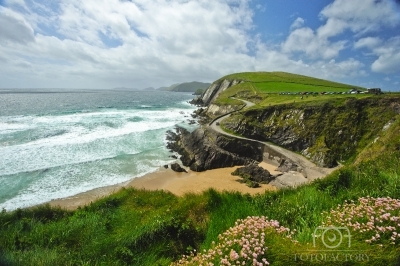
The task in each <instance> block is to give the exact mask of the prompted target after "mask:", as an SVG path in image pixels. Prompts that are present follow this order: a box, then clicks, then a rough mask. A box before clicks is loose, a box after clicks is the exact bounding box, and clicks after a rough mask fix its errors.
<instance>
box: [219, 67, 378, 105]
mask: <svg viewBox="0 0 400 266" xmlns="http://www.w3.org/2000/svg"><path fill="white" fill-rule="evenodd" d="M225 79H228V80H241V81H242V83H239V84H237V85H235V86H232V87H229V88H228V89H226V90H225V91H223V92H222V93H221V94H220V95H219V96H218V98H217V99H216V100H215V101H214V104H217V105H240V102H239V101H237V100H232V99H230V97H236V98H240V99H246V100H249V101H251V102H254V103H256V104H257V105H258V106H259V107H263V106H268V105H276V104H285V103H293V102H297V101H301V102H302V103H306V102H316V101H324V100H329V99H332V98H348V97H357V98H365V97H371V96H372V95H368V94H358V95H354V94H332V95H317V96H313V95H303V97H301V96H302V95H281V94H280V93H282V92H288V93H293V94H295V93H302V92H317V93H321V92H336V93H341V92H348V91H349V90H350V89H353V88H356V89H358V90H365V89H364V88H361V87H358V86H353V85H349V84H342V83H338V82H332V81H328V80H323V79H317V78H313V77H307V76H302V75H296V74H291V73H285V72H248V73H237V74H232V75H228V76H225V77H223V78H221V79H219V80H217V81H216V82H219V81H222V80H225ZM254 108H257V107H254Z"/></svg>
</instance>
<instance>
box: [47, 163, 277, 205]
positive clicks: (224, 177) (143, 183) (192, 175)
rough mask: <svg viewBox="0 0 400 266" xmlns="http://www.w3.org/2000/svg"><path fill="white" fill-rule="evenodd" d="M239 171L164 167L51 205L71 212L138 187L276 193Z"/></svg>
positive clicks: (270, 168) (272, 170)
mask: <svg viewBox="0 0 400 266" xmlns="http://www.w3.org/2000/svg"><path fill="white" fill-rule="evenodd" d="M259 166H261V167H263V168H265V169H267V170H268V171H270V173H271V174H273V175H275V174H278V173H280V172H276V171H275V169H276V166H274V165H271V164H267V163H265V162H261V163H260V164H259ZM236 168H238V167H237V166H236V167H228V168H220V169H214V170H208V171H205V172H193V171H190V170H188V173H176V172H174V171H172V170H171V169H170V168H168V169H165V168H160V169H159V170H158V171H156V172H154V173H150V174H147V175H144V176H142V177H137V178H134V179H132V180H130V181H128V182H125V183H121V184H117V185H113V186H107V187H101V188H97V189H94V190H91V191H87V192H84V193H80V194H77V195H74V196H71V197H67V198H62V199H56V200H52V201H50V202H49V204H50V205H51V206H60V207H61V208H65V209H68V210H73V209H76V208H78V207H79V206H84V205H87V204H90V203H91V202H93V201H96V200H98V199H100V198H102V197H105V196H108V195H110V194H112V193H113V192H117V191H118V190H120V189H121V188H123V187H125V188H128V187H134V188H138V189H146V190H166V191H170V192H172V193H173V194H175V195H177V196H182V195H184V194H185V193H189V192H190V193H201V192H203V191H205V190H207V189H209V188H214V189H216V190H218V191H239V192H241V193H249V194H252V195H254V194H257V193H263V192H264V191H266V190H276V189H277V188H276V187H274V186H272V185H263V184H262V185H261V187H259V188H249V187H247V186H246V185H245V184H242V183H239V182H238V181H237V180H238V179H240V177H238V176H232V175H231V173H232V172H233V171H234V170H235V169H236Z"/></svg>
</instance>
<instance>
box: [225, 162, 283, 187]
mask: <svg viewBox="0 0 400 266" xmlns="http://www.w3.org/2000/svg"><path fill="white" fill-rule="evenodd" d="M232 175H234V176H240V177H241V178H243V179H244V181H245V182H246V183H247V182H248V181H251V183H254V182H255V183H261V184H268V183H269V182H271V181H272V180H274V179H275V176H273V175H271V173H270V172H269V171H268V170H266V169H264V168H262V167H260V166H258V165H256V164H249V165H246V166H244V167H240V168H237V169H236V170H235V171H234V172H232ZM252 187H254V186H252ZM255 187H256V186H255Z"/></svg>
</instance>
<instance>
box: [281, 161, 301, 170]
mask: <svg viewBox="0 0 400 266" xmlns="http://www.w3.org/2000/svg"><path fill="white" fill-rule="evenodd" d="M276 170H277V171H279V172H289V171H297V172H301V167H299V166H298V165H297V164H295V163H294V162H292V161H290V160H285V159H281V162H280V164H279V166H278V168H277V169H276Z"/></svg>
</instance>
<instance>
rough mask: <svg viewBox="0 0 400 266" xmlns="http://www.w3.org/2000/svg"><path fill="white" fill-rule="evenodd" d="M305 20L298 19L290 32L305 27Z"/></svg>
mask: <svg viewBox="0 0 400 266" xmlns="http://www.w3.org/2000/svg"><path fill="white" fill-rule="evenodd" d="M303 25H304V19H302V18H300V17H298V18H296V20H295V21H293V23H292V25H291V26H290V30H294V29H298V28H301V27H303Z"/></svg>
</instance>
